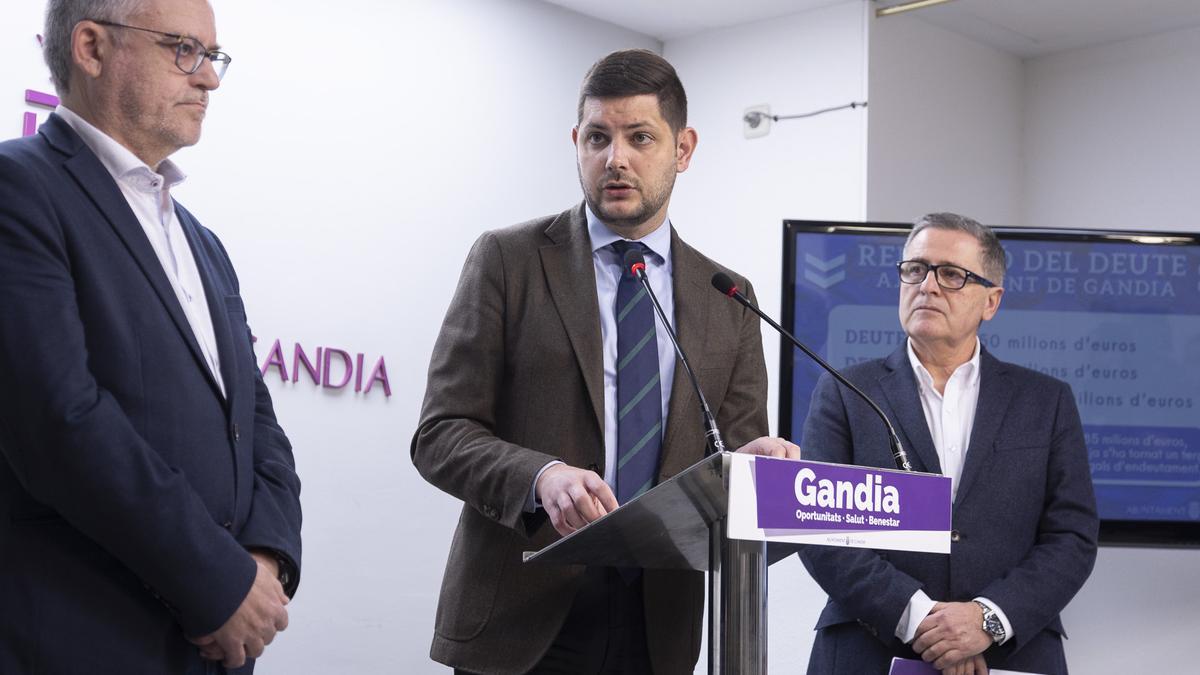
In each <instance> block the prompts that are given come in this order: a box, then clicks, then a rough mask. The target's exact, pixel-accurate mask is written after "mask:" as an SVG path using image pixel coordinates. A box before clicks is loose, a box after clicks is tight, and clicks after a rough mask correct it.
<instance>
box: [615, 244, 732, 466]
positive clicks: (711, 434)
mask: <svg viewBox="0 0 1200 675" xmlns="http://www.w3.org/2000/svg"><path fill="white" fill-rule="evenodd" d="M623 263H624V265H625V267H624V270H625V271H627V272H631V273H632V274H633V275H634V276H635V277H637V279H638V281H640V282H642V288H644V289H646V295H648V296H649V297H650V302H652V303H654V311H655V312H658V318H659V320H660V321H661V322H662V325H663V328H664V329H666V331H667V335H668V336H669V337H670V338H671V345H672V346H674V347H675V353H676V354H677V355H678V356H679V362H680V363H682V364H683V369H684V371H685V372H687V376H688V379H689V380H691V382H692V388H693V389H695V390H696V397H697V398H699V399H700V414H701V415H702V416H703V417H704V437H705V440H706V441H707V448H705V451H704V456H705V457H708V456H709V455H712V454H714V453H718V452H725V441H724V439H722V438H721V430H720V429H718V428H717V418H716V417H714V416H713V414H712V409H711V408H709V407H708V401H707V400H706V399H705V398H704V392H703V391H701V389H700V381H699V380H697V379H696V373H695V372H694V371H693V370H692V365H691V364H690V363H688V358H687V355H686V354H684V353H683V348H682V347H680V346H679V339H678V338H677V337H676V336H675V331H674V330H672V328H671V323H670V322H669V321H667V314H666V312H664V311H663V308H662V305H660V304H659V303H658V296H656V295H654V289H653V288H650V277H649V276H647V275H646V259H645V258H644V257H643V256H642V253H641V251H638V250H636V249H629V250H627V251H625V259H624V261H623Z"/></svg>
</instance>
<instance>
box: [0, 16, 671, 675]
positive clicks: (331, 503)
mask: <svg viewBox="0 0 1200 675" xmlns="http://www.w3.org/2000/svg"><path fill="white" fill-rule="evenodd" d="M214 5H215V9H216V13H217V24H218V34H219V36H220V40H221V43H222V44H223V45H224V46H225V47H226V48H227V50H228V51H229V53H230V54H231V55H232V56H233V64H232V66H231V68H230V70H229V73H228V75H227V76H226V79H225V81H224V83H223V84H222V87H221V89H220V90H218V91H217V92H214V95H213V97H212V105H211V106H210V109H209V117H208V120H207V122H206V124H205V131H204V138H203V140H202V141H201V143H200V144H199V145H198V146H197V147H195V148H191V149H187V150H184V151H182V152H180V153H179V154H178V155H177V159H178V161H179V163H180V165H181V166H182V167H183V168H184V170H185V171H187V172H188V173H189V179H188V181H187V183H186V184H185V185H184V186H182V188H181V189H180V190H179V191H178V197H179V199H180V201H181V202H182V203H184V204H186V205H187V206H188V207H189V208H190V209H191V210H192V211H193V212H194V213H196V214H197V215H198V217H199V218H200V219H201V221H202V222H203V223H205V224H206V225H207V226H209V227H210V228H212V229H213V230H215V231H216V232H217V233H218V234H219V235H220V236H221V237H222V239H223V240H224V242H225V244H226V247H227V248H228V249H229V252H230V255H231V256H232V258H233V260H234V263H235V265H237V268H238V272H239V274H240V277H241V282H242V290H243V292H244V297H245V299H246V304H247V308H248V311H249V316H250V318H251V321H252V323H253V327H254V329H255V332H256V334H257V335H258V336H260V338H261V339H265V340H268V341H273V340H274V339H275V338H281V339H282V340H283V342H284V346H285V349H286V350H287V356H288V359H287V360H288V363H289V368H290V362H291V358H290V348H291V344H292V343H294V342H300V343H302V344H303V345H304V346H305V348H306V349H307V350H308V351H309V353H310V354H311V352H312V351H313V350H314V349H315V348H316V347H317V346H318V345H325V346H336V347H341V348H343V349H346V350H347V351H349V352H351V353H352V354H353V353H356V352H363V353H365V354H366V355H367V359H368V361H371V360H372V359H374V358H378V356H379V355H381V354H382V355H384V356H385V357H386V359H387V364H388V368H389V374H390V376H391V385H392V389H393V396H392V397H391V398H390V399H385V397H383V395H382V393H381V392H380V391H379V390H378V388H376V389H375V390H373V391H372V392H371V393H370V395H368V396H363V395H362V394H354V393H353V392H352V391H341V392H334V391H330V390H321V389H318V388H315V387H313V386H312V385H311V384H306V383H305V382H304V381H303V380H302V381H301V382H300V383H299V384H295V385H293V384H290V383H289V384H287V385H284V384H281V383H280V382H279V381H278V379H277V377H275V376H269V378H268V381H269V382H271V385H270V386H271V389H272V393H273V395H274V397H275V404H276V410H277V412H278V414H279V417H280V420H281V422H282V424H283V426H284V428H285V429H286V430H287V431H288V434H289V436H290V437H291V439H292V442H293V444H294V445H295V453H296V461H297V465H298V469H299V473H300V476H301V479H302V480H303V483H304V487H303V495H302V499H303V504H304V511H305V521H304V574H303V578H302V581H301V585H300V591H299V594H298V595H297V597H296V600H295V602H294V603H293V604H292V605H291V608H290V609H291V625H290V627H289V629H288V630H287V632H285V633H283V634H282V635H281V636H280V637H279V639H278V640H277V641H276V642H275V643H274V644H273V645H272V646H271V647H270V648H269V650H268V652H267V654H266V658H264V659H263V661H262V663H261V666H260V668H259V671H258V672H261V673H264V675H270V674H271V673H287V674H294V673H305V674H307V673H314V674H315V673H354V674H355V675H370V674H372V673H379V674H383V673H388V674H392V673H431V672H434V673H436V672H447V671H446V669H444V668H441V667H439V666H437V665H436V664H434V663H433V662H431V661H430V660H429V657H428V653H429V643H430V639H431V638H432V635H433V616H434V608H435V605H436V599H437V592H438V588H439V585H440V583H441V577H442V569H443V566H444V564H445V560H446V554H447V552H448V550H449V542H450V536H451V534H452V532H453V530H454V525H455V522H456V519H457V515H458V510H459V508H460V506H461V503H460V502H458V501H457V500H454V499H451V498H450V497H448V496H446V495H444V494H442V493H440V492H439V491H437V490H436V489H434V488H433V487H431V486H429V485H428V484H427V483H425V482H424V481H423V480H422V479H421V478H420V477H419V476H418V475H417V473H416V471H415V470H414V469H413V467H412V463H411V461H410V459H409V454H408V443H409V439H410V437H411V435H412V432H413V430H414V428H415V426H416V421H417V414H418V412H419V409H420V403H421V397H422V395H423V393H424V388H425V371H426V366H427V364H428V360H429V354H430V352H431V350H432V346H433V340H434V338H435V336H436V333H437V330H438V327H439V326H440V324H441V320H442V316H443V314H444V313H445V310H446V307H447V305H448V303H449V300H450V295H451V293H452V291H453V287H454V283H455V281H456V280H457V278H458V274H459V270H460V267H461V265H462V261H463V259H464V258H465V256H466V253H467V250H468V248H469V246H470V244H471V242H472V241H474V239H475V238H476V237H477V236H478V234H479V233H480V232H482V231H483V230H484V229H488V228H496V227H501V226H505V225H509V224H512V223H515V222H518V221H521V220H525V219H528V218H531V217H535V216H539V215H544V214H547V213H552V212H557V211H560V210H562V209H564V208H567V207H568V206H570V205H572V204H574V203H575V202H577V201H578V200H579V199H580V192H579V185H578V180H577V178H576V173H575V166H574V161H575V160H574V150H573V148H572V145H571V142H570V130H571V127H572V126H573V124H574V122H575V103H576V95H577V92H578V87H579V82H580V80H581V79H582V78H583V74H584V72H585V71H586V70H587V68H588V66H590V65H591V64H592V62H594V61H595V60H596V59H597V58H599V57H600V56H602V55H604V54H606V53H608V52H609V51H612V50H614V49H620V48H625V47H647V48H652V49H659V48H660V45H659V43H658V42H657V41H656V40H653V39H651V38H648V37H646V36H643V35H640V34H637V33H634V32H631V31H628V30H624V29H619V28H617V27H614V26H612V25H609V24H605V23H603V22H600V21H596V20H592V19H588V18H584V17H582V16H580V15H578V14H574V13H571V12H568V11H566V10H563V9H560V8H557V7H553V6H551V5H547V4H544V3H541V2H537V1H534V0H406V1H405V2H399V3H397V2H386V1H383V0H342V1H341V2H338V3H335V4H333V5H331V4H330V3H329V2H325V1H317V0H297V1H295V2H292V3H288V5H287V8H286V11H284V10H283V9H281V6H280V5H278V4H277V3H260V2H238V1H234V0H215V2H214ZM42 6H43V3H41V2H20V3H12V2H9V3H6V4H5V8H4V18H3V21H0V62H2V63H4V66H3V68H0V87H2V89H0V95H3V96H4V97H6V98H3V99H0V101H8V102H7V103H0V137H5V138H7V137H12V136H15V135H17V134H19V133H20V119H21V113H22V112H23V111H25V110H26V109H27V107H26V106H25V105H24V104H23V103H22V99H21V98H19V96H20V95H21V93H22V92H23V91H24V89H25V88H30V87H33V88H38V87H40V88H42V89H44V90H49V87H48V84H46V80H45V75H44V73H45V68H44V66H42V65H41V62H40V54H39V53H38V51H37V47H36V42H35V41H34V37H33V36H34V34H35V33H37V32H40V31H41V12H42ZM41 117H42V118H44V117H45V113H44V112H43V113H42V114H41ZM262 350H263V346H262V345H260V353H259V356H260V357H262V356H264V353H263V351H262Z"/></svg>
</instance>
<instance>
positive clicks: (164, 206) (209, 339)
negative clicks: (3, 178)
mask: <svg viewBox="0 0 1200 675" xmlns="http://www.w3.org/2000/svg"><path fill="white" fill-rule="evenodd" d="M55 113H56V114H57V115H58V116H59V117H61V118H62V119H63V121H65V122H66V123H67V124H69V125H70V126H71V128H72V129H74V130H75V133H77V134H79V137H80V138H82V139H83V142H84V144H85V145H87V146H88V148H89V149H90V150H91V151H92V152H93V153H95V155H96V157H98V158H99V159H100V163H101V164H103V165H104V168H105V169H107V170H108V173H109V174H111V175H112V177H113V180H115V181H116V183H117V187H118V188H120V190H121V194H122V195H124V196H125V201H126V202H127V203H128V204H129V208H130V209H131V210H132V211H133V215H134V216H135V217H136V218H137V221H138V223H139V224H140V225H141V226H142V230H143V231H144V232H145V233H146V238H148V239H149V240H150V245H151V246H152V247H153V248H154V253H155V255H157V256H158V262H159V264H161V265H162V268H163V272H165V273H166V276H167V280H168V281H169V282H170V283H171V289H172V290H174V291H175V297H176V299H178V300H179V305H180V307H182V309H183V314H184V316H186V317H187V320H188V324H189V325H190V326H191V328H192V333H193V334H194V335H195V337H196V342H198V343H199V344H200V352H201V353H202V354H203V355H204V360H205V362H206V363H207V364H208V369H209V371H210V372H212V375H213V378H214V379H216V381H217V386H218V387H219V388H220V389H221V394H222V396H224V395H225V381H224V380H223V379H222V378H221V361H220V356H219V354H218V352H217V339H216V334H215V333H214V332H213V323H212V315H211V314H210V313H209V309H208V298H207V297H206V296H205V293H204V284H203V283H201V281H200V272H199V270H198V269H197V268H196V259H195V258H194V257H193V256H192V249H191V246H189V245H188V242H187V238H186V237H185V236H184V234H183V228H182V227H181V226H180V224H179V217H178V215H177V214H176V213H175V202H174V200H172V199H171V188H173V187H175V186H176V185H179V184H180V183H182V182H183V181H184V179H185V178H186V176H185V175H184V174H183V172H182V171H180V170H179V167H178V166H176V165H175V163H174V162H172V161H171V160H169V159H165V160H163V161H162V163H161V164H159V165H158V171H155V170H154V169H151V168H150V167H149V166H147V165H146V163H145V162H143V161H142V160H140V159H138V157H137V155H135V154H133V153H132V152H131V151H130V150H129V149H127V148H126V147H124V146H123V145H121V144H120V143H118V142H117V141H115V140H113V139H112V138H111V137H110V136H108V135H107V134H105V133H104V132H103V131H100V130H99V129H97V128H96V127H94V126H92V125H91V124H90V123H89V122H88V121H87V120H85V119H83V118H82V117H80V116H79V115H77V114H75V113H74V112H72V111H71V109H70V108H67V107H65V106H62V105H60V106H58V108H57V109H56V110H55Z"/></svg>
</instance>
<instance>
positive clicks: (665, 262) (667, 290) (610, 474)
mask: <svg viewBox="0 0 1200 675" xmlns="http://www.w3.org/2000/svg"><path fill="white" fill-rule="evenodd" d="M584 210H585V211H586V213H587V223H588V238H589V239H590V240H591V247H592V267H593V269H594V271H595V273H596V300H597V302H598V304H599V310H600V340H601V345H602V350H603V353H604V482H605V483H608V487H610V488H612V491H613V492H614V493H616V491H617V416H616V414H615V411H616V409H617V315H616V309H615V308H616V304H617V285H618V284H619V283H620V281H621V273H622V269H621V266H622V264H623V261H622V260H620V259H619V258H617V253H616V251H614V250H612V249H611V248H608V247H609V245H610V244H612V243H614V242H617V241H622V240H623V239H624V238H623V237H621V236H620V235H618V234H616V233H615V232H613V231H612V230H610V229H608V226H607V225H605V224H604V223H602V222H600V219H599V218H597V217H596V214H594V213H592V210H591V209H590V208H588V207H587V206H585V207H584ZM626 241H628V240H626ZM637 241H639V242H641V243H643V244H645V245H646V248H649V249H650V254H649V255H648V256H646V276H647V277H649V279H650V287H651V288H652V289H654V294H655V295H656V296H658V302H659V304H660V305H662V309H663V313H664V314H666V315H667V317H668V318H669V319H670V320H671V321H672V324H671V328H672V330H674V328H675V325H674V320H675V290H674V287H673V285H672V282H671V270H672V267H671V219H670V218H669V217H668V218H666V219H665V220H664V221H663V223H662V224H661V225H659V226H658V227H657V228H655V229H654V231H653V232H651V233H650V234H648V235H646V236H645V237H643V238H641V239H638V240H637ZM655 328H656V338H657V340H658V373H659V380H658V381H659V387H660V390H661V392H662V428H663V430H664V432H665V430H666V428H667V408H668V407H669V406H670V402H671V384H672V383H673V382H674V379H673V378H674V377H675V347H674V346H672V344H671V338H670V337H668V336H667V333H666V331H664V330H663V327H662V323H661V319H659V318H658V315H657V313H656V314H655ZM555 464H562V462H559V461H554V462H549V463H547V464H546V466H543V467H542V468H541V470H540V471H538V474H537V476H536V477H535V478H534V479H533V485H532V486H531V487H530V488H529V499H528V500H527V501H526V503H525V510H526V511H533V510H535V509H536V508H537V506H539V504H538V503H537V481H538V478H541V477H542V474H543V473H545V471H546V469H549V468H550V467H552V466H554V465H555Z"/></svg>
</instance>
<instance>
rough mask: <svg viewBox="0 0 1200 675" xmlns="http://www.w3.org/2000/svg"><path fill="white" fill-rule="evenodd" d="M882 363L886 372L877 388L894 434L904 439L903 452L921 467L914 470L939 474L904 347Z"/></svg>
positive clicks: (935, 456) (934, 451)
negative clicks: (891, 414)
mask: <svg viewBox="0 0 1200 675" xmlns="http://www.w3.org/2000/svg"><path fill="white" fill-rule="evenodd" d="M884 364H885V366H886V367H887V369H888V371H889V372H888V373H887V374H886V375H884V376H883V377H881V378H879V385H880V387H881V388H882V389H883V394H884V396H885V397H886V398H887V401H888V404H889V405H890V406H891V408H892V410H893V411H894V413H895V417H894V418H893V420H892V424H893V425H894V426H896V427H898V429H897V430H896V431H897V433H899V434H900V435H901V436H903V437H904V443H905V449H906V450H908V451H909V452H910V453H915V454H916V458H917V462H918V463H919V464H920V465H921V466H916V467H914V468H915V469H917V470H918V471H921V470H924V471H927V472H930V473H941V472H942V463H941V462H940V461H938V456H937V449H936V448H934V447H933V436H931V435H930V433H929V423H928V422H927V421H926V420H925V410H924V408H922V407H921V395H920V393H919V392H918V391H917V378H916V375H914V374H913V372H912V365H911V364H910V363H909V362H908V350H907V348H906V347H905V346H901V347H900V348H899V349H897V350H896V351H894V352H892V354H891V355H890V356H888V357H887V359H886V360H885V361H884Z"/></svg>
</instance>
